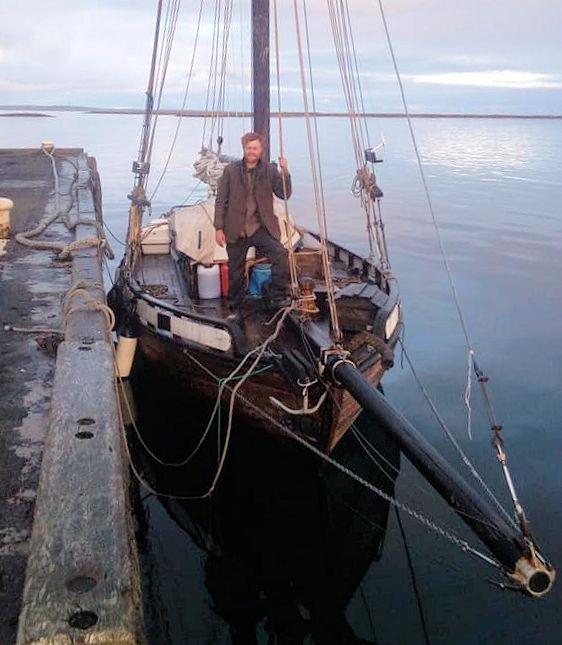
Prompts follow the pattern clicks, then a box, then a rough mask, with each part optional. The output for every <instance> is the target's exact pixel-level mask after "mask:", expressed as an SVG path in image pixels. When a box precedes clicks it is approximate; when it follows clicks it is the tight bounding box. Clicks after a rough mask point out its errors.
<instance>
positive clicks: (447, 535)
mask: <svg viewBox="0 0 562 645" xmlns="http://www.w3.org/2000/svg"><path fill="white" fill-rule="evenodd" d="M185 356H187V358H189V359H190V360H191V361H192V362H193V363H195V365H197V366H198V367H199V368H200V369H201V370H202V371H204V372H205V373H206V374H209V375H210V376H213V377H214V374H213V372H212V371H211V370H210V369H209V368H208V367H207V366H206V365H204V364H203V363H201V361H199V360H198V359H197V358H196V357H195V356H193V355H192V354H190V353H189V352H188V351H185ZM226 387H227V389H229V390H232V388H230V386H228V385H227V386H226ZM237 396H238V398H239V399H240V400H241V401H243V402H244V404H245V405H246V406H248V407H249V408H251V409H252V410H254V411H255V412H256V414H259V415H260V416H262V417H263V418H264V419H267V420H268V421H269V422H270V423H271V424H272V425H274V426H275V427H276V428H278V429H279V430H280V431H281V432H282V433H283V434H285V435H286V436H288V437H289V438H290V439H292V440H293V441H295V442H296V443H298V444H300V445H301V446H303V447H304V448H305V449H306V450H308V451H309V452H311V453H313V454H314V455H315V456H316V457H318V458H319V459H320V460H321V461H324V462H325V463H327V464H329V465H330V466H332V467H333V468H335V469H336V470H339V471H340V472H341V473H343V474H344V475H346V476H347V477H349V478H350V479H352V480H353V481H355V482H357V483H358V484H360V485H361V486H363V487H364V488H366V489H367V490H369V491H371V492H372V493H375V494H376V495H378V496H379V497H381V498H382V499H384V500H385V501H387V502H389V503H390V504H392V505H393V506H397V507H398V508H399V509H400V510H402V511H404V512H405V513H406V514H407V515H409V516H410V517H412V518H414V519H416V520H417V521H418V522H419V523H420V524H422V525H423V526H425V527H426V529H428V530H430V531H432V532H434V533H436V534H437V535H439V536H441V537H442V538H444V539H446V540H448V541H449V542H451V543H452V544H455V545H456V546H458V547H459V548H460V549H461V550H462V551H464V552H465V553H469V554H471V555H474V556H475V557H477V558H479V559H480V560H483V561H484V562H486V563H487V564H490V565H492V566H493V567H495V568H497V569H500V570H502V571H503V567H502V565H501V564H500V563H499V562H497V561H496V560H494V559H493V558H492V557H490V556H488V555H486V554H485V553H482V552H481V551H479V550H478V549H476V548H475V547H472V546H471V545H470V544H469V543H468V542H467V541H466V540H465V539H463V538H461V537H459V536H457V535H455V534H454V533H453V532H452V531H450V530H449V529H446V528H443V527H441V526H439V525H438V524H435V522H433V521H432V520H430V519H429V518H427V517H426V516H425V515H424V514H423V513H420V512H418V511H416V510H415V509H413V508H411V507H410V506H407V505H406V504H403V503H402V502H400V501H398V500H397V499H396V498H395V497H393V496H392V495H389V494H388V493H386V492H385V491H383V490H382V489H380V488H379V487H377V486H375V485H374V484H372V483H371V482H369V481H367V480H366V479H365V478H363V477H361V475H358V474H357V473H355V472H354V471H352V470H350V469H349V468H348V467H347V466H345V465H343V464H341V463H340V462H338V461H336V460H335V459H334V458H333V457H330V456H329V455H326V454H325V453H324V452H322V451H321V450H320V449H319V448H317V447H316V446H314V445H312V444H310V443H308V441H307V440H306V439H304V438H303V437H301V436H300V435H299V434H297V433H295V432H294V431H293V430H291V429H290V428H289V427H287V426H284V425H283V424H282V423H280V422H279V421H278V420H277V419H275V418H274V417H272V416H271V415H270V414H269V413H267V412H265V410H263V409H262V408H260V407H258V406H257V405H256V404H255V403H253V402H252V401H250V400H249V399H248V398H247V397H245V396H244V395H243V394H240V393H237Z"/></svg>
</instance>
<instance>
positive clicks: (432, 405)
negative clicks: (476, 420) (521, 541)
mask: <svg viewBox="0 0 562 645" xmlns="http://www.w3.org/2000/svg"><path fill="white" fill-rule="evenodd" d="M398 342H399V343H400V347H401V348H402V353H403V356H404V358H405V359H406V363H407V364H408V367H409V368H410V371H411V373H412V376H413V377H414V380H415V382H416V384H417V386H418V387H419V389H420V391H421V392H422V394H423V396H424V398H425V400H426V402H427V404H428V406H429V408H430V410H431V412H432V413H433V416H434V417H435V419H436V421H437V423H438V424H439V426H440V427H441V429H442V430H443V432H444V433H445V436H446V437H447V439H448V440H449V442H450V443H451V445H452V446H453V448H454V449H455V450H456V452H457V454H458V455H459V457H460V458H461V460H462V462H463V463H464V465H465V466H466V467H467V468H468V471H469V472H470V474H471V475H472V476H473V477H474V479H476V481H477V482H478V483H479V484H480V486H481V487H482V488H483V490H484V491H485V493H486V494H487V495H488V497H489V498H490V499H491V501H492V502H493V503H494V505H495V506H496V508H497V509H498V510H499V511H500V513H501V514H502V515H503V517H504V518H505V519H506V520H507V521H508V522H509V524H510V525H511V526H513V527H514V528H518V526H517V524H516V523H515V522H514V520H513V518H512V517H511V515H510V514H509V513H508V512H507V510H506V509H505V508H504V507H503V505H502V503H501V502H500V501H499V500H498V498H497V497H496V496H495V495H494V493H493V491H492V490H491V488H490V487H489V486H488V485H487V484H486V482H485V481H484V479H483V478H482V476H481V475H480V473H479V472H478V470H476V467H475V466H474V465H473V463H472V462H471V461H470V459H469V458H468V455H467V454H466V453H465V451H464V450H463V449H462V447H461V445H460V444H459V442H458V441H457V440H456V438H455V436H454V435H453V433H452V432H451V430H450V429H449V427H448V426H447V424H446V422H445V420H444V419H443V417H442V416H441V413H440V412H439V410H438V409H437V406H436V405H435V402H434V401H433V399H432V398H431V395H430V394H429V392H428V390H427V388H426V387H425V385H424V383H423V381H422V380H421V378H420V377H419V375H418V372H417V370H416V368H415V367H414V364H413V362H412V359H411V358H410V354H409V353H408V352H407V350H406V347H405V346H404V343H403V342H402V339H401V338H399V339H398Z"/></svg>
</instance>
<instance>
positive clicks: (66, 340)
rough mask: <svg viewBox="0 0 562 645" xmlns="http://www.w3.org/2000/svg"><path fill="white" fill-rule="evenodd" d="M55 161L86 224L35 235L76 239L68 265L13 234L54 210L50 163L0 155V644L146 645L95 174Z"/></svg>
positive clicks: (32, 155)
mask: <svg viewBox="0 0 562 645" xmlns="http://www.w3.org/2000/svg"><path fill="white" fill-rule="evenodd" d="M55 160H56V168H57V175H58V178H59V181H60V186H59V195H60V204H59V206H60V207H61V208H63V207H66V206H67V205H70V204H71V202H70V199H71V196H72V199H73V201H72V207H71V208H70V211H69V218H70V219H71V220H72V222H73V223H76V220H77V219H79V220H80V221H81V222H82V223H78V224H77V225H76V226H72V230H69V229H68V228H67V226H65V225H64V224H63V223H62V222H61V221H56V222H54V223H53V224H51V225H50V226H49V227H48V229H47V230H46V231H45V232H44V233H42V234H41V235H39V236H38V237H37V238H36V239H40V240H52V241H62V242H63V243H65V244H68V243H71V242H75V241H76V240H82V241H83V242H81V243H80V245H79V246H81V247H83V248H75V249H74V250H73V251H72V252H71V253H70V255H69V256H68V259H66V260H64V261H60V260H58V259H57V256H56V254H55V253H54V252H53V251H52V250H38V249H32V248H28V247H24V246H22V245H20V244H18V243H17V242H16V241H15V240H14V239H13V238H14V235H15V234H17V233H18V232H21V231H22V230H24V229H29V228H33V227H34V226H35V225H37V223H38V222H39V221H40V220H41V219H42V218H43V217H45V216H46V215H48V214H49V213H51V212H54V210H53V209H55V204H56V200H55V195H54V178H53V170H52V165H51V160H50V158H49V157H48V156H46V155H45V154H44V153H43V152H42V151H40V150H39V149H38V150H0V197H7V198H9V199H11V200H13V202H14V204H15V206H14V209H13V211H12V214H11V229H12V233H11V235H12V237H11V239H10V240H9V242H8V244H7V245H5V248H2V249H0V253H3V255H1V256H0V271H1V281H0V299H1V300H0V309H1V311H2V324H3V327H4V325H8V326H9V327H11V328H14V329H15V330H16V331H0V357H1V358H0V362H1V364H2V365H1V369H0V379H1V380H2V387H1V389H0V642H1V643H2V644H6V645H7V644H9V643H14V642H16V639H17V642H18V643H20V644H24V643H25V644H29V643H53V644H55V643H74V642H84V643H94V642H95V643H142V642H144V636H143V624H142V613H141V605H140V582H139V572H138V563H137V554H136V545H135V541H134V533H133V529H132V520H131V513H130V507H129V499H128V485H129V482H128V468H127V464H126V460H125V453H124V447H123V443H122V435H121V428H120V420H119V414H118V407H117V406H118V402H117V398H116V391H115V385H114V380H113V352H112V345H111V336H110V334H109V332H108V324H107V317H106V315H105V314H104V312H103V304H104V303H105V294H104V290H103V287H102V282H103V278H102V267H103V265H102V261H103V248H102V244H100V243H99V241H98V238H100V236H101V235H102V231H103V229H102V227H101V225H100V223H101V217H102V213H101V192H100V188H99V178H98V175H97V171H96V169H95V161H94V160H93V159H92V158H89V157H87V155H85V154H84V153H83V151H81V150H78V149H72V150H56V151H55ZM96 222H97V224H96ZM92 238H94V239H92ZM84 241H85V242H84ZM3 246H4V245H3ZM69 289H73V291H71V292H70V293H69ZM77 289H81V290H80V291H77ZM65 294H66V296H67V298H66V307H65V309H64V312H63V297H64V296H65ZM69 296H70V297H69ZM30 329H31V330H34V331H29V330H30ZM61 332H62V333H61ZM24 581H25V583H24Z"/></svg>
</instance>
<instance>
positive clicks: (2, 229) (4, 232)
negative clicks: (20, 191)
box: [0, 197, 14, 240]
mask: <svg viewBox="0 0 562 645" xmlns="http://www.w3.org/2000/svg"><path fill="white" fill-rule="evenodd" d="M13 207H14V202H13V201H12V200H11V199H8V198H7V197H0V239H6V240H7V239H8V238H9V237H10V211H11V210H12V208H13Z"/></svg>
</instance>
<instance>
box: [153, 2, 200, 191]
mask: <svg viewBox="0 0 562 645" xmlns="http://www.w3.org/2000/svg"><path fill="white" fill-rule="evenodd" d="M204 3H205V0H201V2H200V4H199V14H198V16H197V26H196V28H195V37H194V41H193V50H192V53H191V62H190V64H189V71H188V74H187V81H186V84H185V91H184V93H183V100H182V104H181V108H180V114H179V117H178V122H177V124H176V130H175V132H174V136H173V138H172V143H171V144H170V149H169V151H168V156H167V157H166V162H165V163H164V168H163V169H162V172H161V173H160V176H159V177H158V181H157V182H156V185H155V186H154V189H153V190H152V193H151V195H150V197H149V201H152V200H153V199H154V197H155V195H156V193H157V192H158V189H159V188H160V185H161V183H162V180H163V179H164V176H165V174H166V172H167V170H168V166H169V165H170V161H171V160H172V155H173V154H174V148H175V146H176V142H177V140H178V135H179V132H180V128H181V124H182V120H183V117H184V112H185V107H186V105H187V97H188V94H189V88H190V86H191V78H192V76H193V67H194V64H195V54H196V53H197V44H198V41H199V31H200V29H201V17H202V15H203V5H204Z"/></svg>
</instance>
